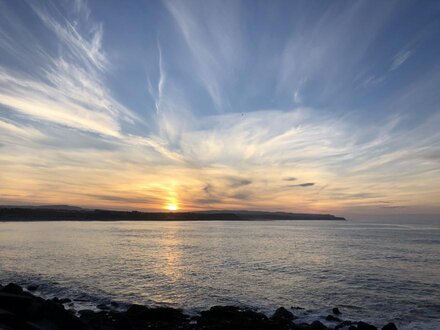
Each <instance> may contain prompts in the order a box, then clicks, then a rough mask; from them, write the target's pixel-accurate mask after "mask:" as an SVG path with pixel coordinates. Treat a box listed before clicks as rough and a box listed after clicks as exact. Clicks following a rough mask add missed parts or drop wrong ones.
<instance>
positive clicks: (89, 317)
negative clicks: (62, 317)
mask: <svg viewBox="0 0 440 330" xmlns="http://www.w3.org/2000/svg"><path fill="white" fill-rule="evenodd" d="M81 321H83V322H84V323H86V324H87V325H88V326H89V327H91V328H93V329H114V328H115V326H114V323H115V321H114V320H113V318H112V317H111V315H110V314H109V313H108V312H105V311H101V312H96V313H95V312H93V311H87V312H86V313H84V312H83V313H82V314H81Z"/></svg>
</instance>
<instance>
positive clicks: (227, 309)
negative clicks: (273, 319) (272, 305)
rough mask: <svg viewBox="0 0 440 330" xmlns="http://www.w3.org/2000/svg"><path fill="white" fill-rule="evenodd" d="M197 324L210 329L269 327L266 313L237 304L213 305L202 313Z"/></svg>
mask: <svg viewBox="0 0 440 330" xmlns="http://www.w3.org/2000/svg"><path fill="white" fill-rule="evenodd" d="M200 315H201V316H200V318H199V319H198V322H197V324H198V325H199V326H201V327H202V328H208V329H269V328H270V322H269V319H268V318H267V316H266V315H264V314H262V313H258V312H255V311H252V310H249V309H242V308H239V307H236V306H213V307H211V308H210V309H209V310H208V311H203V312H201V313H200Z"/></svg>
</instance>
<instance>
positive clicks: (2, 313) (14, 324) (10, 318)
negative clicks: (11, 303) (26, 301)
mask: <svg viewBox="0 0 440 330" xmlns="http://www.w3.org/2000/svg"><path fill="white" fill-rule="evenodd" d="M3 325H4V326H5V328H11V329H15V328H20V327H21V326H23V322H21V321H20V319H19V318H18V317H17V315H15V314H13V313H11V312H9V311H6V310H3V309H0V329H3Z"/></svg>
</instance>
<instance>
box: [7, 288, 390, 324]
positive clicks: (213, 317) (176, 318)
mask: <svg viewBox="0 0 440 330" xmlns="http://www.w3.org/2000/svg"><path fill="white" fill-rule="evenodd" d="M35 289H36V287H35V286H30V287H28V291H25V290H23V288H22V287H20V286H19V285H16V284H13V283H10V284H8V285H6V286H4V287H3V286H0V329H4V330H8V329H26V330H27V329H30V330H36V329H49V330H57V329H66V330H69V329H127V330H130V329H256V330H259V329H304V330H305V329H307V330H326V329H335V330H336V329H340V330H345V329H349V330H355V329H358V330H375V329H377V328H376V327H375V326H373V325H370V324H367V323H365V322H362V321H359V322H352V321H344V320H342V318H341V313H340V311H339V310H338V309H337V308H334V309H333V314H332V315H328V316H327V317H326V318H325V319H326V321H329V323H334V326H332V327H327V326H325V325H324V324H323V323H322V322H321V321H319V320H316V321H314V322H312V323H311V324H306V323H296V322H295V320H296V317H295V315H294V313H292V312H291V311H289V310H287V309H285V308H283V307H280V308H278V309H277V310H276V312H275V313H274V314H273V315H272V316H271V317H267V316H266V315H264V314H262V313H259V312H256V311H253V310H250V309H243V308H240V307H235V306H214V307H211V308H210V309H209V310H206V311H202V312H200V314H199V315H198V316H192V317H190V316H188V315H185V314H184V313H183V312H182V311H180V310H178V309H174V308H171V307H154V308H151V307H147V306H142V305H131V306H129V307H128V309H127V310H126V311H118V310H117V307H118V306H117V304H116V303H111V304H109V305H100V306H98V307H99V309H100V310H101V311H99V312H95V311H92V310H80V311H78V312H76V311H75V310H72V309H66V308H65V306H64V305H68V304H69V303H70V300H69V299H66V298H65V299H58V298H54V299H50V300H49V299H48V300H46V299H43V298H40V297H37V296H35V295H33V294H32V293H30V292H29V291H33V290H35ZM395 329H397V327H396V326H395V325H394V324H393V323H388V324H387V325H385V326H384V327H382V330H395Z"/></svg>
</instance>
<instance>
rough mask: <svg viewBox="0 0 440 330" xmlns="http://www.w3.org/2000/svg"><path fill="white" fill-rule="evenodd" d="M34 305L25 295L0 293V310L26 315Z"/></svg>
mask: <svg viewBox="0 0 440 330" xmlns="http://www.w3.org/2000/svg"><path fill="white" fill-rule="evenodd" d="M31 303H32V298H31V297H28V296H24V295H18V294H12V293H5V292H0V308H2V309H5V310H7V311H9V312H12V313H14V314H17V315H20V314H24V313H25V311H26V309H27V308H28V307H29V306H30V304H31Z"/></svg>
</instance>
